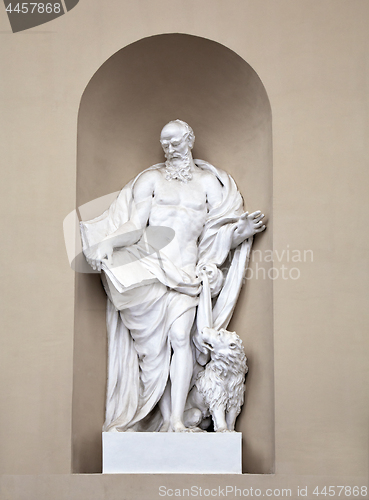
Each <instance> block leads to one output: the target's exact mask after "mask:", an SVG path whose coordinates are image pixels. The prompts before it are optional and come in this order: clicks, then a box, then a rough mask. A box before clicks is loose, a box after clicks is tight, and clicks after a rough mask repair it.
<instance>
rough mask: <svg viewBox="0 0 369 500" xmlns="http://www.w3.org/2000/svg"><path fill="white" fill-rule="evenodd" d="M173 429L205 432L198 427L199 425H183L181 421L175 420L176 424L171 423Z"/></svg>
mask: <svg viewBox="0 0 369 500" xmlns="http://www.w3.org/2000/svg"><path fill="white" fill-rule="evenodd" d="M173 431H174V432H206V431H203V430H202V429H200V427H185V425H184V424H183V423H182V422H177V423H176V424H173Z"/></svg>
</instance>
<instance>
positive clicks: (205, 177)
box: [81, 120, 265, 432]
mask: <svg viewBox="0 0 369 500" xmlns="http://www.w3.org/2000/svg"><path fill="white" fill-rule="evenodd" d="M194 140H195V136H194V133H193V131H192V129H191V127H190V126H189V125H188V124H186V123H185V122H183V121H181V120H174V121H172V122H169V123H168V124H167V125H165V127H164V128H163V130H162V132H161V136H160V142H161V145H162V147H163V150H164V154H165V158H166V161H165V163H160V164H157V165H154V166H152V167H150V168H148V169H147V170H144V171H143V172H141V173H140V174H139V175H138V176H137V177H136V178H135V179H133V180H132V181H130V182H129V183H128V184H127V185H126V186H125V187H124V188H123V189H122V191H121V192H120V194H119V196H118V198H117V199H116V200H115V201H114V202H113V204H112V205H111V206H110V208H109V209H108V210H106V211H105V212H104V213H103V214H102V215H101V216H99V217H97V218H95V219H93V220H91V221H88V222H81V234H82V244H83V251H84V254H85V257H86V259H87V262H88V263H89V264H90V265H91V266H92V267H93V268H94V269H97V270H100V271H102V273H101V277H102V282H103V286H104V288H105V291H106V294H107V296H108V305H107V330H108V344H109V346H108V357H109V359H108V384H107V400H106V420H105V423H104V427H103V430H104V431H115V432H117V431H120V432H122V431H159V430H160V431H162V432H166V431H174V432H187V431H190V432H191V431H194V430H198V428H197V427H196V425H195V426H194V425H193V423H192V424H191V422H190V423H188V422H187V425H186V421H185V420H186V418H185V413H186V414H187V413H188V408H187V410H186V412H185V407H186V403H187V405H188V394H189V392H190V390H191V387H192V386H193V384H194V383H195V375H197V374H198V372H199V367H200V368H201V369H202V367H203V366H204V365H206V363H207V362H208V361H209V360H210V357H211V355H210V348H206V346H205V345H204V344H202V345H200V344H201V338H200V336H201V334H202V332H203V331H204V328H206V327H209V328H214V329H216V330H218V331H219V330H221V329H225V328H226V327H227V325H228V323H229V321H230V319H231V317H232V313H233V310H234V308H235V305H236V302H237V298H238V295H239V292H240V289H241V286H242V282H243V278H244V273H245V270H246V267H247V264H248V259H249V255H250V251H251V245H252V240H253V236H254V235H255V234H256V233H259V232H261V231H263V230H264V229H265V225H264V223H263V217H264V215H263V214H262V213H261V212H260V211H257V212H253V213H251V214H249V213H248V212H245V213H244V211H243V199H242V196H241V194H240V193H239V191H238V190H237V186H236V184H235V182H234V180H233V179H232V177H231V176H229V175H228V174H227V173H225V172H224V171H222V170H220V169H218V168H216V167H214V166H212V165H210V164H209V163H207V162H205V161H202V160H194V159H193V157H192V148H193V145H194ZM196 339H197V341H196ZM199 339H200V340H199ZM210 362H211V361H210ZM241 364H242V363H241ZM242 369H243V370H244V369H245V368H242ZM237 411H238V409H237ZM220 420H221V419H220ZM229 420H232V421H233V417H232V418H230V419H229ZM227 422H228V420H227ZM221 425H223V426H224V422H223V423H222V424H221ZM233 425H234V422H231V424H230V427H233Z"/></svg>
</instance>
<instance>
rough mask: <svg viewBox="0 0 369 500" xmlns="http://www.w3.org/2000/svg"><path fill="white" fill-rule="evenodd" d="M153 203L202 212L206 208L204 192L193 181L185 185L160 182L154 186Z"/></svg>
mask: <svg viewBox="0 0 369 500" xmlns="http://www.w3.org/2000/svg"><path fill="white" fill-rule="evenodd" d="M153 201H154V203H155V204H157V205H162V206H165V205H168V206H176V207H181V208H187V209H191V210H198V211H202V210H204V209H205V207H206V192H205V190H204V188H203V186H202V185H201V184H200V183H199V182H197V181H196V180H195V179H192V180H191V181H188V182H187V183H185V182H182V181H179V180H176V179H173V180H171V181H167V180H166V179H162V180H160V181H159V182H158V183H157V185H156V186H155V191H154V200H153Z"/></svg>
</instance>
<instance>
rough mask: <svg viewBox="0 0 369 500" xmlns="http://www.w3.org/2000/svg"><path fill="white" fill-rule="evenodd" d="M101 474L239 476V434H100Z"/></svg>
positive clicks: (240, 449) (240, 463)
mask: <svg viewBox="0 0 369 500" xmlns="http://www.w3.org/2000/svg"><path fill="white" fill-rule="evenodd" d="M102 437H103V473H104V474H124V473H129V474H132V473H137V474H145V473H154V474H156V473H163V474H168V473H177V474H178V473H179V474H182V473H183V474H197V473H198V474H241V473H242V434H241V433H240V432H224V433H223V432H206V433H205V432H204V433H202V432H201V433H197V432H196V433H187V432H186V433H181V432H178V433H177V432H163V433H161V432H103V433H102Z"/></svg>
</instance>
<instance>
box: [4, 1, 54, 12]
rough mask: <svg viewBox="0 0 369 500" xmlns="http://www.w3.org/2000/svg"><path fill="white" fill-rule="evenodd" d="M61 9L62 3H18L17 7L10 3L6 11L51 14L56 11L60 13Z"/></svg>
mask: <svg viewBox="0 0 369 500" xmlns="http://www.w3.org/2000/svg"><path fill="white" fill-rule="evenodd" d="M60 10H61V5H60V3H46V4H45V3H28V2H25V3H17V4H16V5H15V7H14V8H13V7H12V4H11V3H10V4H8V6H7V8H6V11H7V12H9V13H11V12H17V13H18V14H27V13H28V12H29V13H30V14H33V13H35V14H36V13H37V14H44V13H45V12H46V14H51V13H52V12H54V13H55V14H59V13H60Z"/></svg>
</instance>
